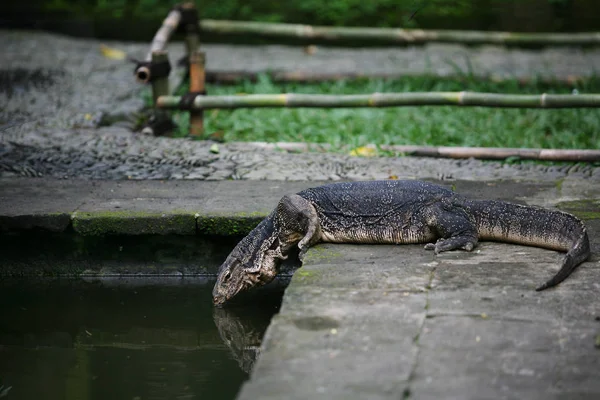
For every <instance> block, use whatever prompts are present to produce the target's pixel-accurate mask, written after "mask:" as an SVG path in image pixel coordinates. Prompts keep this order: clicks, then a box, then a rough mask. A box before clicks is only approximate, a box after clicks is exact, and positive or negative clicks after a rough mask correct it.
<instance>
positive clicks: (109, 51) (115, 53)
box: [100, 44, 127, 60]
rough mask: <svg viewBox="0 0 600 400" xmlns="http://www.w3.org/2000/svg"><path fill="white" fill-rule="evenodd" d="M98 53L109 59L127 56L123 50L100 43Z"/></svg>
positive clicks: (119, 58)
mask: <svg viewBox="0 0 600 400" xmlns="http://www.w3.org/2000/svg"><path fill="white" fill-rule="evenodd" d="M100 53H102V55H103V56H104V57H106V58H110V59H111V60H124V59H125V57H127V54H126V53H125V52H124V51H123V50H119V49H114V48H112V47H108V46H106V45H103V44H101V45H100Z"/></svg>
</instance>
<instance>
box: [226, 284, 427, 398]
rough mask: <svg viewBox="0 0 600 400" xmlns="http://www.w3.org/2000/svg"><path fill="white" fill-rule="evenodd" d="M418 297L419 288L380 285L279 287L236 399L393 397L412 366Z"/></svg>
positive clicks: (420, 310) (421, 298)
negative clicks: (281, 293)
mask: <svg viewBox="0 0 600 400" xmlns="http://www.w3.org/2000/svg"><path fill="white" fill-rule="evenodd" d="M313 296H317V298H319V299H321V300H322V301H323V302H322V303H319V304H317V303H315V302H314V301H313V299H314V297H313ZM425 304H426V298H425V295H424V294H411V295H408V296H405V295H404V294H403V293H401V292H395V293H389V294H388V295H387V296H384V295H383V291H382V290H365V289H358V290H353V289H352V290H345V291H335V290H334V291H331V290H316V289H313V290H309V291H302V292H300V291H297V290H296V291H295V290H288V291H286V297H285V301H284V304H283V305H282V310H281V312H280V314H279V315H278V316H276V317H275V319H274V320H273V322H272V323H271V326H270V327H269V328H268V333H267V334H266V338H265V341H264V342H263V353H262V356H261V358H260V359H259V361H258V362H257V364H256V365H255V368H254V370H253V373H252V379H251V380H250V381H249V382H247V383H246V384H245V385H244V386H243V388H242V390H241V393H240V395H239V397H238V398H240V399H256V398H261V399H282V398H286V399H307V398H327V399H364V398H372V399H397V398H398V393H403V391H404V390H406V388H407V383H408V380H409V377H410V374H411V371H412V368H413V362H414V359H415V356H416V353H417V346H416V345H415V342H414V338H415V336H416V335H417V334H418V332H419V330H420V327H421V325H422V323H423V320H424V318H425ZM365 371H368V373H365Z"/></svg>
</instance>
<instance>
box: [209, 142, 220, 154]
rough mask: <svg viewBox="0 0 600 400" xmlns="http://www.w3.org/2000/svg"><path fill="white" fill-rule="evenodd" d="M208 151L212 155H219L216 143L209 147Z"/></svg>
mask: <svg viewBox="0 0 600 400" xmlns="http://www.w3.org/2000/svg"><path fill="white" fill-rule="evenodd" d="M209 151H210V152H211V153H213V154H219V145H218V144H216V143H213V144H212V145H211V146H210V149H209Z"/></svg>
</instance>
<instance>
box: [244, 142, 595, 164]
mask: <svg viewBox="0 0 600 400" xmlns="http://www.w3.org/2000/svg"><path fill="white" fill-rule="evenodd" d="M242 145H243V146H245V147H248V148H257V149H263V150H283V151H287V152H290V153H302V152H327V151H330V150H331V149H332V146H331V145H329V144H327V143H299V142H277V143H264V142H244V143H243V144H242ZM364 147H365V148H368V149H372V150H373V152H372V153H371V154H373V155H376V154H377V152H378V151H382V152H391V153H395V154H403V155H407V156H418V157H436V158H455V159H463V158H477V159H483V160H505V159H507V158H518V159H521V160H538V161H569V162H597V161H600V150H580V149H568V150H563V149H528V148H506V147H450V146H412V145H379V146H378V145H374V144H370V145H367V146H364Z"/></svg>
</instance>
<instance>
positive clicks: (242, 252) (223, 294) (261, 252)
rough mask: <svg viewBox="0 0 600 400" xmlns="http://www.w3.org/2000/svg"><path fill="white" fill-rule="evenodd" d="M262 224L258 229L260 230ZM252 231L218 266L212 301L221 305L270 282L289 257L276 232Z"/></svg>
mask: <svg viewBox="0 0 600 400" xmlns="http://www.w3.org/2000/svg"><path fill="white" fill-rule="evenodd" d="M259 228H261V226H260V225H259V227H257V228H256V229H257V230H259ZM263 233H266V232H264V231H261V230H259V231H258V232H255V231H252V232H250V234H249V235H248V236H246V237H245V238H244V239H242V241H240V243H238V245H237V246H236V247H235V248H234V249H233V251H232V252H231V254H229V256H228V257H227V259H226V260H225V262H224V263H223V264H222V265H221V267H220V268H219V274H218V276H217V283H215V287H214V289H213V293H212V294H213V303H214V304H215V305H222V304H224V303H226V302H227V301H229V300H231V299H232V298H233V297H234V296H236V295H237V294H238V293H240V292H243V291H246V290H248V289H250V288H253V287H257V286H261V285H264V284H267V283H269V282H271V281H272V280H273V279H274V278H275V276H276V275H277V272H278V271H279V266H280V264H281V261H282V260H285V259H286V258H287V256H286V255H284V254H283V253H282V247H281V244H280V242H279V239H278V238H277V236H276V235H275V234H273V233H272V231H271V232H270V233H271V234H270V235H264V234H263Z"/></svg>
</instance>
